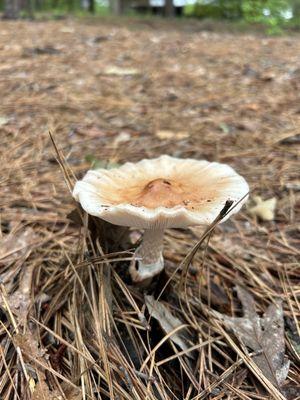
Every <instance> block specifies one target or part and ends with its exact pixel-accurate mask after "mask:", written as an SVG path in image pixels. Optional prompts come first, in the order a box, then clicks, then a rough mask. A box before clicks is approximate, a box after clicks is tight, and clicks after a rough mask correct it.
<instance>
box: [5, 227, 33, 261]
mask: <svg viewBox="0 0 300 400" xmlns="http://www.w3.org/2000/svg"><path fill="white" fill-rule="evenodd" d="M35 239H36V235H35V233H34V231H33V229H32V228H27V229H26V230H24V231H21V232H18V233H13V234H9V235H5V236H3V237H2V238H1V239H0V265H1V264H7V263H11V262H13V261H15V260H16V259H18V258H19V257H21V256H25V255H26V253H27V252H28V251H29V250H30V246H31V245H32V244H33V242H34V241H35Z"/></svg>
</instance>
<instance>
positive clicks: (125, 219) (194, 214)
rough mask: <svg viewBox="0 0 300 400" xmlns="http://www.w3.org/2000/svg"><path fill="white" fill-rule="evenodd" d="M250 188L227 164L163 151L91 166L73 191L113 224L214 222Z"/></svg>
mask: <svg viewBox="0 0 300 400" xmlns="http://www.w3.org/2000/svg"><path fill="white" fill-rule="evenodd" d="M248 191H249V187H248V184H247V182H246V181H245V179H244V178H243V177H242V176H240V175H238V174H237V173H236V172H235V171H234V170H233V169H232V168H231V167H230V166H228V165H226V164H220V163H216V162H208V161H205V160H200V161H199V160H194V159H190V158H187V159H180V158H175V157H170V156H167V155H163V156H160V157H158V158H154V159H145V160H142V161H139V162H137V163H131V162H127V163H125V164H124V165H122V166H121V167H119V168H115V169H110V170H106V169H98V170H90V171H88V172H87V173H86V175H85V176H84V177H83V179H82V180H80V181H78V182H76V184H75V187H74V191H73V196H74V198H75V199H76V200H77V201H79V202H80V203H81V206H82V208H83V209H84V210H85V211H86V212H87V213H89V214H91V215H94V216H96V217H99V218H102V219H104V220H105V221H108V222H110V223H112V224H115V225H123V226H132V227H137V228H144V229H150V228H152V229H162V228H181V227H188V226H194V225H209V224H211V223H212V222H213V221H214V220H215V218H216V217H217V216H218V215H219V213H220V211H221V210H222V209H223V207H224V205H225V203H226V201H227V200H232V201H233V202H234V203H236V202H238V201H240V200H241V199H242V198H243V197H244V196H246V195H247V193H248ZM246 200H247V196H246V197H245V198H244V199H243V200H242V201H240V203H239V204H237V206H236V207H234V208H233V209H232V210H231V211H230V212H229V213H228V214H227V215H226V216H225V217H224V219H223V220H222V221H225V220H226V219H227V218H229V216H230V215H232V214H234V213H236V212H238V211H239V210H240V208H241V207H242V205H243V203H244V202H245V201H246Z"/></svg>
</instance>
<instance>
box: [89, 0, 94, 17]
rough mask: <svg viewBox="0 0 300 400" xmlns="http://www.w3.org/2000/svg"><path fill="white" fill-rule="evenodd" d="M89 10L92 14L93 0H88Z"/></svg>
mask: <svg viewBox="0 0 300 400" xmlns="http://www.w3.org/2000/svg"><path fill="white" fill-rule="evenodd" d="M89 12H90V13H92V14H94V13H95V0H89Z"/></svg>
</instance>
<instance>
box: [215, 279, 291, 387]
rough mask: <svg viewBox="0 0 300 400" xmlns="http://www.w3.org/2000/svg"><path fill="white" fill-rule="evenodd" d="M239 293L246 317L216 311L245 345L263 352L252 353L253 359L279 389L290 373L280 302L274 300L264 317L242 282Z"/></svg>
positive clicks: (255, 350) (238, 289) (238, 288)
mask: <svg viewBox="0 0 300 400" xmlns="http://www.w3.org/2000/svg"><path fill="white" fill-rule="evenodd" d="M237 293H238V297H239V299H240V301H241V303H242V306H243V311H244V317H242V318H236V317H228V316H226V315H223V314H217V315H218V317H219V318H220V319H221V320H222V321H223V322H224V324H225V326H226V327H227V328H230V329H232V330H233V332H234V333H235V335H236V336H237V337H238V339H239V340H240V341H241V342H242V343H243V344H244V345H245V346H247V347H248V348H250V349H251V350H252V351H254V352H260V354H258V355H255V356H253V361H254V362H255V363H256V365H257V366H258V367H259V368H260V370H261V371H262V373H263V374H264V375H265V377H266V378H267V379H268V380H269V381H270V382H271V383H272V384H273V385H274V386H275V387H277V388H279V389H280V388H281V386H282V385H283V383H284V381H285V379H286V377H287V374H288V370H289V364H290V362H289V361H288V360H286V359H285V358H284V351H285V345H284V322H283V310H282V306H281V303H279V302H278V303H277V304H271V305H270V306H269V307H268V309H267V311H266V312H265V314H264V316H263V317H262V318H261V317H259V315H258V314H257V313H256V311H255V303H254V299H253V297H252V296H251V294H250V293H248V292H247V291H246V290H245V289H242V288H241V287H240V286H237Z"/></svg>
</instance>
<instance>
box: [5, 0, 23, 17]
mask: <svg viewBox="0 0 300 400" xmlns="http://www.w3.org/2000/svg"><path fill="white" fill-rule="evenodd" d="M20 9H21V4H20V0H5V3H4V13H3V18H5V19H17V18H19V16H20Z"/></svg>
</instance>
